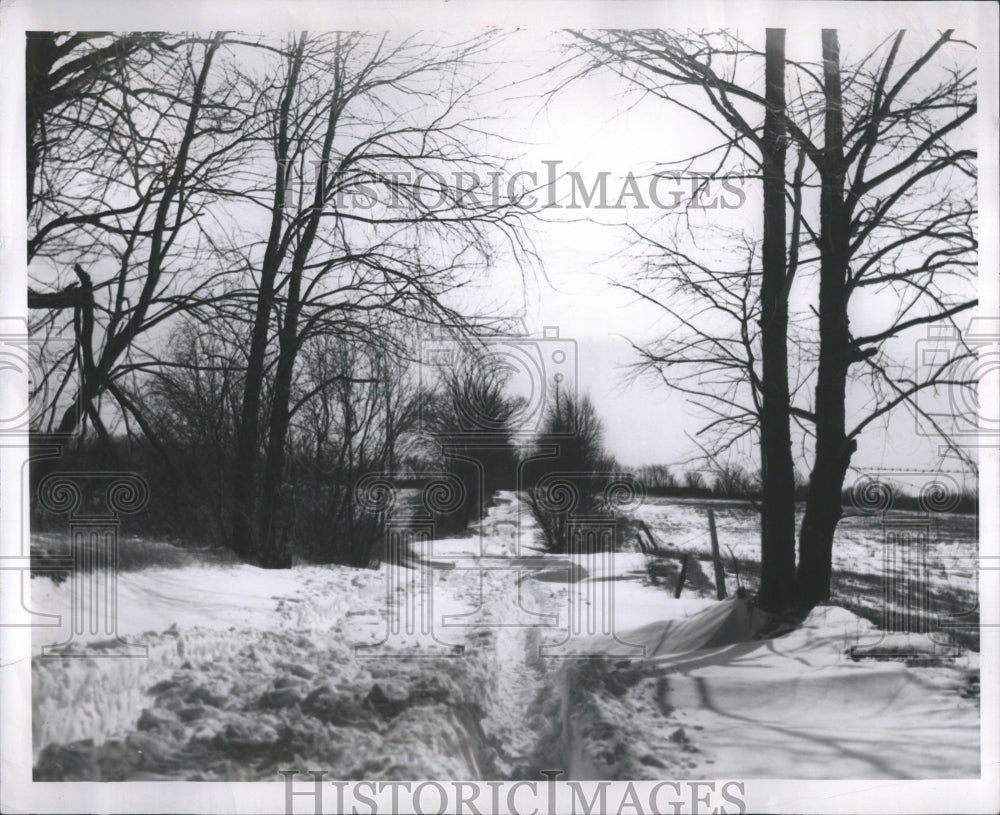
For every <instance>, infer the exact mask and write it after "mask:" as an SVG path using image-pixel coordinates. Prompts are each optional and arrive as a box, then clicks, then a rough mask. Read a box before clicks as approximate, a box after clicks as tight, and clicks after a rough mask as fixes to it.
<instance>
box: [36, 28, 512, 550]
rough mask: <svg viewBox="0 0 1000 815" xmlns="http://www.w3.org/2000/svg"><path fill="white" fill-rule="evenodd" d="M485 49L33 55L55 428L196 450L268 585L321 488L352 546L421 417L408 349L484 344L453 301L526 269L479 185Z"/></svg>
mask: <svg viewBox="0 0 1000 815" xmlns="http://www.w3.org/2000/svg"><path fill="white" fill-rule="evenodd" d="M491 39H492V37H491V36H489V35H487V36H480V37H474V38H472V39H469V40H466V41H457V42H435V41H432V40H429V39H426V38H420V37H393V36H390V35H382V34H368V33H361V32H347V33H343V32H342V33H333V34H323V35H310V34H306V33H302V34H300V35H297V36H293V37H288V38H284V39H282V38H267V37H264V38H247V37H243V36H240V35H237V34H227V33H221V32H220V33H217V34H214V35H211V36H208V37H190V36H180V35H176V36H175V35H143V34H138V35H129V36H113V35H107V34H100V33H97V34H92V33H73V32H70V33H47V32H42V33H33V34H31V35H29V38H28V43H27V109H28V115H27V143H28V162H27V163H28V199H27V207H28V224H29V236H28V254H29V263H30V265H29V271H30V279H31V284H30V290H29V307H30V308H31V309H32V311H33V326H32V329H33V331H34V333H35V336H36V337H39V338H43V339H44V338H51V339H52V340H53V342H52V343H51V348H52V349H53V352H52V354H51V355H50V357H49V358H48V359H47V360H46V366H45V370H46V377H45V379H44V381H43V382H39V383H38V385H39V389H40V391H42V392H44V394H45V396H46V399H47V406H48V409H47V411H46V413H45V415H44V418H43V426H42V427H40V428H38V429H39V430H40V431H42V432H54V433H59V434H70V433H73V432H75V431H79V430H80V429H81V428H84V429H87V430H91V429H92V430H93V431H94V432H96V433H97V434H98V435H99V436H101V437H107V436H108V435H109V433H110V432H111V430H109V423H111V422H116V423H122V424H124V425H125V427H126V429H127V430H129V431H130V432H135V433H136V434H139V435H142V436H143V437H144V438H145V439H146V440H147V441H148V442H149V443H150V444H152V445H153V446H154V447H156V448H157V449H158V450H159V451H160V452H161V453H162V455H163V456H164V457H165V458H167V459H170V458H175V459H176V458H177V451H178V445H181V446H182V447H183V444H182V442H183V443H184V444H187V445H188V446H191V445H200V446H201V447H200V449H201V451H202V453H203V455H204V456H205V457H206V459H210V462H209V463H207V464H206V465H205V466H206V467H207V468H208V469H209V470H211V469H214V470H216V471H217V472H216V478H215V481H214V483H215V484H216V489H215V490H214V491H213V493H212V494H213V495H214V498H213V500H214V501H215V502H216V511H215V512H213V515H214V517H215V520H216V522H217V524H218V526H219V527H220V530H221V531H222V534H223V535H224V537H225V538H226V539H227V540H228V542H229V544H230V545H231V546H232V548H233V549H234V550H235V551H236V552H237V553H238V554H239V555H240V556H241V557H243V558H245V559H246V560H248V561H251V562H255V563H258V564H260V565H263V566H269V567H285V566H288V565H290V563H291V552H290V541H289V530H290V529H291V528H292V526H293V525H294V524H295V523H300V522H301V518H302V515H303V513H304V510H303V507H304V506H308V502H309V500H310V498H308V497H306V493H303V492H302V490H301V489H298V488H297V489H295V490H292V489H289V485H290V481H289V479H290V477H302V476H303V474H304V473H305V472H306V470H308V471H309V472H310V474H311V484H312V489H313V490H314V494H313V495H312V498H313V499H315V500H317V501H319V500H322V501H324V502H325V503H324V504H323V505H324V506H329V505H332V506H335V507H339V509H338V510H337V512H338V513H339V514H338V517H341V516H343V517H344V518H345V521H344V524H345V528H346V529H348V530H350V529H352V523H353V521H352V519H351V517H350V513H351V511H352V510H351V501H350V500H349V499H348V498H347V497H346V490H347V489H348V488H347V486H346V485H348V484H349V483H350V481H351V479H353V478H354V477H355V476H356V475H357V474H358V473H361V472H363V471H364V470H365V469H366V468H377V467H381V466H383V465H388V464H391V463H392V460H393V456H394V445H395V441H396V439H397V438H398V436H399V435H400V433H402V432H404V430H405V429H406V427H407V425H408V423H409V422H410V421H411V420H412V411H413V404H412V398H413V394H412V393H408V392H407V391H406V387H405V376H403V375H402V374H401V373H400V372H401V371H402V370H403V369H404V368H405V367H406V366H405V361H406V359H407V357H408V355H411V354H412V352H413V350H414V332H415V331H416V328H417V327H418V326H419V325H421V324H426V323H433V324H434V325H435V326H438V327H439V330H440V327H441V326H444V327H445V329H446V330H453V331H455V332H459V333H461V332H466V331H470V330H473V329H475V328H476V319H475V315H474V314H469V313H467V308H466V306H463V307H462V308H459V306H458V300H457V298H456V297H455V292H456V291H457V290H459V289H461V288H462V287H464V286H465V285H466V284H468V283H469V282H470V281H471V280H473V279H474V278H475V276H476V275H477V274H478V275H481V274H482V272H483V270H485V269H487V268H488V267H489V266H490V265H491V263H492V262H493V261H494V260H495V259H496V258H497V257H504V258H513V260H514V262H516V263H518V264H526V263H529V262H530V250H529V246H528V242H527V240H526V236H525V231H524V228H523V223H522V218H523V217H524V215H525V214H526V212H527V208H526V207H525V206H524V205H523V202H522V201H520V200H518V199H517V198H516V197H509V196H503V195H500V196H498V195H497V193H496V191H494V190H492V189H487V190H486V191H485V193H484V190H482V189H478V188H476V184H479V185H487V184H489V178H490V173H491V172H499V171H500V170H501V169H502V167H503V160H502V158H501V157H499V156H495V155H493V154H492V152H491V150H492V149H493V145H494V144H495V143H496V142H495V140H489V139H487V138H486V135H487V133H486V130H487V125H486V123H485V122H484V121H483V120H482V118H481V116H479V115H477V113H476V107H475V98H474V95H475V94H474V92H475V91H476V84H477V83H476V77H475V75H474V72H473V71H472V70H471V69H472V66H473V65H477V64H478V63H480V62H481V61H482V60H484V59H486V58H487V53H486V49H487V47H488V45H489V43H490V42H491ZM67 338H71V339H72V342H71V343H69V344H66V343H58V342H55V340H66V339H67ZM291 453H294V456H293V460H294V465H295V467H294V472H292V473H290V472H289V469H290V465H289V455H290V454H291ZM307 462H308V463H307ZM179 477H183V474H182V473H180V474H179ZM324 484H336V485H337V487H336V489H335V490H334V491H333V492H334V494H323V493H324V489H325V488H324V487H323V485H324ZM327 492H329V491H327ZM321 494H322V495H321ZM306 514H308V513H306ZM309 523H312V524H313V525H320V526H322V521H321V519H318V518H316V517H313V518H312V519H311V521H309ZM337 529H338V530H339V529H340V527H339V525H338V526H337ZM355 559H359V560H364V559H365V557H364V556H363V555H362V554H357V555H356V558H355Z"/></svg>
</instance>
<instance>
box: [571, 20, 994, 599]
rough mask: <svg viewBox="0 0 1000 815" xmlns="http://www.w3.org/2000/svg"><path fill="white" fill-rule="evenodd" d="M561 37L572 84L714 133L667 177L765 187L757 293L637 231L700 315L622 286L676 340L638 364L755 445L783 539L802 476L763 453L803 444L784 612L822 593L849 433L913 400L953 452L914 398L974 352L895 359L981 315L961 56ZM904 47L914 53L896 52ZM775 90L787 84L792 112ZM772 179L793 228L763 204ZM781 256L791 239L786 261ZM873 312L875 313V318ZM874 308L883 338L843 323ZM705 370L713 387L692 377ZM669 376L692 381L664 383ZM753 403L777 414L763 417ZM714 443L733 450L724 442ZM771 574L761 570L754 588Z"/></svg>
mask: <svg viewBox="0 0 1000 815" xmlns="http://www.w3.org/2000/svg"><path fill="white" fill-rule="evenodd" d="M573 37H574V43H575V46H576V48H577V50H578V51H581V52H582V54H583V55H584V57H585V60H586V61H585V62H584V63H583V67H582V68H581V70H580V74H581V75H582V74H586V73H587V72H589V71H592V70H594V69H595V68H598V67H600V68H601V69H611V70H613V71H616V72H617V73H619V74H620V75H621V76H623V77H625V78H626V79H627V80H628V81H629V82H630V83H632V84H633V86H634V87H635V88H637V89H639V91H640V92H641V93H643V94H650V95H653V96H655V97H657V98H660V99H663V100H665V101H667V102H668V103H670V104H672V105H675V106H678V107H679V108H682V109H684V110H687V111H688V112H690V113H692V114H693V115H695V116H698V117H700V118H701V120H702V121H704V122H706V123H707V124H708V125H709V126H710V127H711V128H713V129H714V131H715V132H717V133H718V134H719V137H720V138H719V142H718V143H717V144H715V145H710V146H709V148H708V149H706V150H704V151H700V152H699V153H698V155H695V156H686V157H684V158H683V159H681V160H680V161H679V162H677V163H676V164H679V165H680V166H682V167H686V168H690V167H693V166H695V165H696V164H697V163H698V162H699V161H702V162H704V161H706V160H708V161H713V162H714V163H715V164H714V168H713V170H714V171H715V172H723V171H727V170H729V171H733V172H736V173H739V174H742V175H744V176H746V177H749V178H758V179H760V180H761V181H762V182H763V189H764V198H765V209H764V215H765V217H764V230H765V231H764V235H765V242H764V244H765V245H764V247H763V249H762V252H761V254H762V255H766V256H767V257H765V258H762V261H761V269H762V271H761V272H760V273H759V274H760V275H761V277H760V282H759V284H757V283H749V282H748V283H745V284H744V285H733V284H734V278H733V272H732V266H731V265H730V266H729V267H728V269H726V264H725V263H724V262H721V263H720V262H719V261H718V260H716V261H714V262H711V263H707V262H704V261H694V262H692V257H691V254H690V250H688V252H685V251H683V249H682V247H683V243H682V241H679V240H669V239H667V240H662V239H651V240H650V236H648V235H643V236H641V237H642V238H643V239H644V240H647V242H648V245H649V246H651V247H652V248H653V249H654V250H659V252H660V253H661V257H662V258H664V259H665V260H664V265H663V274H664V275H670V274H671V273H675V272H676V271H677V270H678V269H681V268H682V269H683V271H681V272H680V275H679V285H680V286H681V287H682V288H683V289H684V290H685V291H686V292H687V293H688V294H690V295H692V299H693V300H695V301H700V303H701V306H700V308H702V309H704V310H705V312H706V314H705V315H703V314H700V313H699V312H698V311H690V312H684V311H682V310H681V309H680V308H678V307H677V306H676V305H675V304H673V303H667V302H665V301H663V300H662V298H661V297H659V296H657V295H655V294H651V293H650V292H649V290H648V288H646V287H644V286H642V285H641V284H640V285H635V286H633V289H635V290H637V291H638V292H640V293H641V294H642V295H643V296H647V297H650V298H651V299H653V300H655V301H657V302H660V303H661V305H663V306H664V307H665V308H666V310H667V311H668V312H669V313H671V314H672V315H674V316H675V317H676V318H677V319H678V321H679V322H680V324H681V325H682V326H684V327H685V329H686V331H687V334H686V336H682V338H681V339H680V340H679V341H677V340H667V341H665V342H664V343H662V344H660V345H659V346H653V347H648V348H645V349H644V362H645V364H646V366H647V367H650V368H652V369H653V370H656V371H658V372H660V373H661V375H663V376H664V377H665V379H666V381H667V384H668V385H669V386H671V387H675V388H678V389H679V390H682V391H684V392H688V393H694V394H695V396H696V398H699V399H702V400H703V401H704V398H705V397H707V398H708V399H709V400H710V402H711V404H712V405H713V406H714V409H715V411H716V412H715V414H714V416H715V418H714V419H713V420H712V422H711V424H710V427H723V426H725V427H727V428H728V429H733V428H735V431H736V433H735V435H739V434H741V433H760V434H761V448H762V464H763V478H764V488H763V504H764V512H765V514H768V515H770V513H771V512H772V510H774V512H775V513H777V516H778V517H776V519H775V522H776V523H778V524H779V526H780V528H781V529H787V527H788V524H789V523H794V515H793V514H792V513H793V509H794V508H793V506H792V505H791V504H790V499H789V498H788V494H790V493H791V492H792V490H791V489H787V490H786V489H785V488H784V487H782V488H781V489H780V490H779V487H778V484H783V483H784V482H785V481H787V480H788V478H789V477H791V478H794V472H792V473H789V472H788V471H787V464H786V460H785V459H784V452H783V449H782V450H778V451H776V452H777V454H778V459H777V461H778V462H779V464H778V468H779V470H780V475H779V477H778V478H777V479H772V476H773V475H774V466H775V464H774V462H775V458H774V456H773V455H772V453H773V452H775V451H772V447H771V445H770V444H765V443H764V439H763V436H764V435H765V434H766V433H767V430H766V429H765V428H767V427H769V426H770V425H771V424H772V423H774V424H784V425H785V426H787V425H788V423H789V421H790V420H792V421H795V422H796V423H797V424H798V426H799V427H800V428H801V429H802V430H803V431H804V432H805V433H806V434H807V435H808V436H809V438H811V439H812V444H811V447H812V463H811V477H810V483H809V490H808V500H807V506H806V515H805V519H804V521H803V524H802V527H801V529H800V533H799V557H798V567H797V574H796V580H795V583H794V584H793V583H792V582H791V581H790V580H788V575H787V568H785V567H787V562H788V561H787V548H786V549H784V551H785V555H784V556H783V557H782V559H781V563H782V564H784V565H783V566H781V567H779V571H778V572H777V574H779V575H780V576H781V577H780V580H779V581H778V582H777V583H772V584H771V585H772V586H774V587H775V591H776V593H775V592H768V593H767V594H766V595H765V596H764V600H765V604H766V605H768V606H771V607H780V606H788V605H793V604H796V603H799V604H805V605H810V604H813V603H815V602H818V601H820V600H823V599H826V598H827V597H829V592H830V564H831V558H832V542H833V535H834V532H835V529H836V526H837V523H838V521H839V518H840V513H841V509H840V500H841V499H840V494H841V489H842V486H843V482H844V479H845V476H846V473H847V469H848V467H849V466H850V461H851V457H852V455H853V453H854V452H855V450H856V448H857V439H858V437H859V435H860V434H861V433H862V432H863V431H864V430H865V429H866V428H867V427H869V426H870V425H871V424H872V423H873V422H876V421H878V420H879V419H882V418H884V417H886V416H887V415H888V414H889V413H890V412H891V411H893V410H895V409H896V408H897V407H908V408H909V409H910V410H911V411H913V412H914V413H915V414H916V415H917V416H918V418H919V419H920V420H921V421H923V422H924V423H925V424H927V425H929V426H931V427H932V428H934V429H935V430H937V431H939V432H941V434H942V438H943V440H944V441H945V442H947V443H951V442H950V440H949V439H948V436H947V433H946V429H944V428H940V427H938V426H937V423H936V420H935V419H934V417H933V416H931V415H929V414H928V413H927V412H926V411H924V410H922V408H921V405H920V403H919V401H918V399H917V395H918V394H919V393H920V392H921V391H924V390H928V389H933V388H937V387H941V386H943V385H944V386H951V387H970V386H974V383H973V382H971V381H970V380H969V379H968V378H967V377H963V376H960V375H958V374H957V373H956V370H957V369H956V366H957V365H958V364H959V363H960V362H961V361H962V360H964V359H968V358H969V356H970V355H971V351H970V350H969V349H968V348H963V347H961V346H960V347H959V349H958V351H957V353H955V354H954V355H952V356H951V357H950V358H949V359H947V360H946V361H944V362H942V363H940V364H939V365H938V366H937V367H936V368H934V369H932V370H915V366H914V365H913V364H912V363H910V364H906V363H905V357H904V358H903V359H902V361H899V360H900V356H901V353H902V352H901V350H900V349H901V347H903V346H902V343H901V341H902V340H906V339H909V338H912V336H913V330H914V329H916V328H919V327H922V326H926V325H929V324H933V323H942V322H944V323H954V320H955V318H956V316H957V315H959V314H960V313H962V312H964V311H966V310H968V309H971V308H973V307H974V306H975V305H976V302H977V301H976V299H975V296H974V293H975V292H974V289H975V286H974V284H975V271H976V269H975V264H976V239H975V232H974V222H975V215H976V203H975V180H976V174H975V151H974V150H973V149H972V148H971V146H969V144H968V141H969V140H968V136H967V135H965V134H964V132H963V127H964V126H965V125H966V124H967V123H968V122H969V121H970V120H971V119H972V117H973V116H974V115H975V112H976V95H975V80H974V69H973V67H972V64H973V60H972V59H970V52H971V51H972V49H971V47H970V46H969V45H968V44H967V43H962V42H956V41H953V40H952V32H950V31H947V32H944V33H942V34H941V35H940V36H939V37H938V38H937V39H936V40H934V41H933V42H931V43H930V44H929V45H923V46H921V45H920V44H917V43H915V44H914V45H913V46H909V40H907V39H906V37H905V35H904V33H903V32H899V33H897V34H894V35H893V36H891V37H889V38H887V39H886V40H885V41H883V42H882V43H880V44H879V45H878V46H877V47H876V48H874V49H873V50H872V51H870V52H869V53H867V54H863V55H862V56H861V57H859V58H857V59H855V60H853V61H852V62H851V63H850V64H846V65H845V64H842V62H841V58H840V52H839V44H838V41H837V35H836V32H833V31H824V32H823V34H822V37H821V45H822V53H821V57H820V59H819V60H817V61H815V62H812V63H804V62H788V63H786V64H785V67H784V68H782V69H780V70H779V67H778V63H779V61H783V60H782V59H781V57H780V56H779V50H780V49H779V48H778V40H779V37H778V36H777V34H776V33H772V32H769V33H768V35H767V37H766V42H765V47H764V49H763V50H761V49H760V48H759V47H754V46H752V45H751V44H749V43H747V42H746V41H744V40H743V39H741V38H740V37H738V36H736V35H734V34H731V33H728V32H713V33H706V34H681V33H674V32H666V31H610V32H593V33H591V32H574V33H573ZM903 51H909V53H907V54H906V58H903V57H902V56H901V54H902V53H903ZM762 69H763V70H762ZM762 75H763V76H764V77H765V80H766V82H765V87H764V88H763V89H761V88H759V77H760V76H762ZM782 79H783V80H784V85H785V88H786V89H787V88H791V89H793V93H792V95H791V97H787V98H785V99H784V100H783V99H782V96H783V94H782V92H781V84H782V81H781V80H782ZM699 96H700V98H701V100H702V102H701V103H699V102H698V98H699ZM704 102H707V103H708V104H707V105H706V104H704ZM818 134H822V141H819V138H818ZM786 140H787V143H788V145H789V146H791V147H793V148H794V151H793V157H792V160H791V161H789V157H787V156H782V155H781V154H782V153H783V152H784V149H783V148H782V149H779V150H777V151H776V149H775V148H776V147H778V146H780V145H781V144H782V143H784V142H785V141H786ZM771 142H773V144H772V145H771V146H769V144H770V143H771ZM779 163H780V164H782V165H784V166H783V167H779V166H778V164H779ZM748 168H749V170H748ZM789 170H790V172H789ZM780 185H783V187H784V192H783V197H784V205H783V209H785V210H787V212H788V214H789V215H790V217H787V218H786V216H785V214H784V213H783V212H782V213H779V212H778V210H777V205H776V203H775V202H776V191H777V188H778V186H780ZM817 189H818V191H819V192H818V195H817V192H816V190H817ZM817 198H818V200H817ZM783 220H784V221H786V223H785V224H784V226H783V227H782V229H784V230H785V231H786V232H787V243H785V241H780V242H771V243H768V241H767V235H768V231H769V229H770V225H772V224H774V225H777V224H780V223H781V221H783ZM771 234H772V235H774V231H773V230H771ZM752 244H753V242H751V245H752ZM779 244H785V245H784V246H781V247H780V250H779V248H778V246H779ZM779 255H781V256H783V258H784V260H783V265H784V270H783V272H782V273H781V274H780V275H779V274H777V273H776V272H775V269H776V268H777V264H778V260H779ZM739 256H740V255H737V257H739ZM742 256H743V257H744V258H746V257H749V258H750V259H751V262H750V264H749V265H748V268H747V272H746V274H747V276H748V279H752V276H753V275H754V274H757V272H756V268H755V263H756V261H755V260H754V259H755V253H754V252H753V250H752V249H751V251H749V252H747V251H746V250H744V251H743V253H742ZM719 267H722V268H723V270H724V271H720V269H719ZM772 273H773V274H774V276H773V277H772ZM810 279H812V280H815V279H818V289H819V294H818V297H817V300H816V302H815V303H814V304H812V305H810V306H808V307H806V308H804V309H800V312H799V313H797V314H791V315H789V316H787V317H786V316H785V314H784V312H785V310H786V309H787V308H788V305H789V304H790V303H797V302H798V300H797V297H796V295H795V292H796V291H797V290H798V289H797V287H795V282H796V280H800V281H806V280H810ZM875 303H878V304H880V305H879V306H876V307H875V308H873V304H875ZM873 311H877V312H878V313H879V314H880V316H881V318H882V324H881V325H879V326H877V327H876V328H874V329H868V328H866V329H865V330H864V332H863V333H862V332H858V333H855V332H853V331H852V330H851V326H850V320H851V317H852V316H853V314H852V313H856V314H865V315H866V318H867V319H869V320H870V316H869V315H871V313H872V312H873ZM708 315H712V316H708ZM785 319H787V320H788V324H789V328H788V329H786V330H785V334H786V336H788V335H789V333H792V334H794V335H797V336H796V341H795V342H793V343H792V347H793V353H792V354H791V355H790V356H789V358H788V360H787V364H785V365H783V364H782V358H781V346H782V345H783V343H782V342H781V339H780V337H779V336H778V335H779V334H780V333H781V331H780V330H777V327H778V326H780V325H781V323H782V321H783V320H785ZM713 320H714V322H712V321H713ZM727 324H728V328H727V327H726V325H727ZM720 325H721V326H722V329H721V331H720V330H719V328H718V326H720ZM785 347H786V348H787V347H788V346H787V344H785ZM706 363H708V365H709V372H708V374H707V375H706V373H705V372H704V371H701V372H698V371H696V370H695V369H694V366H703V365H705V364H706ZM671 368H674V369H675V370H677V369H682V370H683V369H686V370H687V373H688V374H689V376H682V377H681V378H680V380H679V381H677V380H671V379H670V377H669V374H670V373H671V370H670V369H671ZM713 372H714V374H713ZM713 375H714V376H715V377H716V381H715V382H712V381H711V380H712V377H713ZM782 380H784V381H782ZM848 382H856V383H859V384H860V385H867V386H868V388H869V399H868V400H867V401H866V402H865V404H864V407H863V408H862V409H860V410H859V411H857V413H856V415H852V416H851V417H850V420H849V418H848V408H847V399H846V397H847V385H848ZM720 385H721V386H722V387H721V389H720V388H719V386H720ZM810 389H812V391H813V394H814V395H813V398H812V400H811V404H810V403H809V401H807V398H806V395H807V394H808V392H809V390H810ZM786 393H787V405H786V404H785V400H786V396H785V394H786ZM765 402H768V403H769V404H770V405H771V407H769V408H768V409H767V410H766V411H765V410H764V407H763V406H764V404H765ZM765 417H766V418H765ZM775 417H777V419H775ZM776 433H777V436H778V437H780V436H781V435H783V431H777V430H776ZM723 438H724V439H725V442H724V443H731V441H732V438H733V435H730V434H727V435H725V436H724V437H723ZM781 444H782V446H783V444H784V442H783V441H782V442H781ZM790 518H791V520H789V519H790ZM768 528H769V525H768V524H765V525H764V529H765V530H767V529H768ZM765 534H767V533H766V532H765ZM768 579H769V577H768V570H767V569H765V570H764V575H763V576H762V581H767V580H768Z"/></svg>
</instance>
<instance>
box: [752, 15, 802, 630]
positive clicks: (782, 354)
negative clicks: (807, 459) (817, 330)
mask: <svg viewBox="0 0 1000 815" xmlns="http://www.w3.org/2000/svg"><path fill="white" fill-rule="evenodd" d="M764 76H765V82H766V90H765V100H766V103H767V107H766V109H765V113H764V143H763V151H762V152H763V169H764V240H763V247H762V255H763V271H762V275H761V291H760V295H761V391H762V394H761V396H762V398H761V415H760V458H761V479H762V485H761V486H762V491H763V500H762V507H761V525H760V535H761V542H760V543H761V586H760V596H759V602H760V604H761V606H762V607H763V608H765V609H768V610H780V609H782V608H784V607H786V606H788V605H790V602H791V601H792V600H793V595H794V584H795V470H794V467H793V464H792V439H791V430H790V418H791V417H790V414H789V404H790V401H789V394H788V345H787V343H788V291H787V286H786V276H787V260H786V250H785V154H786V133H785V32H784V29H778V28H769V29H767V39H766V45H765V71H764Z"/></svg>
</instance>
